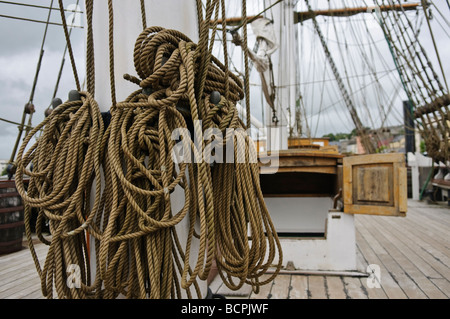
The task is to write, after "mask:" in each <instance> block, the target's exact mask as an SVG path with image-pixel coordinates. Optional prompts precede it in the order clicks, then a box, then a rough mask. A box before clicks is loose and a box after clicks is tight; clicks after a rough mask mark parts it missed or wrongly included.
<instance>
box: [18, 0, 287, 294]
mask: <svg viewBox="0 0 450 319" xmlns="http://www.w3.org/2000/svg"><path fill="white" fill-rule="evenodd" d="M220 3H222V6H223V2H221V1H214V2H210V3H208V5H207V7H206V11H205V12H206V14H205V15H206V16H205V19H203V20H202V24H201V25H202V27H203V28H204V29H202V30H200V34H201V37H200V41H199V44H198V45H196V44H194V43H193V42H192V41H191V40H190V39H189V38H188V37H187V36H185V35H184V34H183V33H181V32H179V31H176V30H168V29H163V28H161V27H150V28H146V29H145V30H144V31H143V32H142V33H141V34H140V35H139V37H138V38H137V40H136V44H135V49H134V64H135V69H136V73H137V75H138V77H135V76H131V75H128V74H126V75H125V76H124V78H125V79H127V80H129V81H132V82H133V83H136V84H137V85H139V89H137V90H136V91H135V92H133V93H131V94H130V95H129V96H128V98H127V99H125V101H122V102H117V103H115V104H113V106H112V108H111V110H110V113H111V122H110V124H109V125H107V126H106V125H104V123H103V117H102V114H101V113H100V112H99V110H98V105H97V103H96V102H95V100H94V99H93V96H92V94H91V93H89V92H80V95H79V98H78V99H76V100H74V99H72V100H70V99H69V101H66V102H65V103H63V104H61V105H60V106H58V107H57V108H56V109H55V110H54V111H53V112H52V113H51V114H50V116H49V117H47V118H46V119H45V120H44V122H42V123H41V124H40V125H38V126H37V127H36V128H35V129H34V130H33V131H32V132H31V133H30V134H29V135H28V136H27V138H26V140H25V141H24V143H23V145H22V147H21V149H20V151H19V154H18V157H17V162H18V169H17V189H18V191H19V193H20V194H21V196H22V198H23V200H24V202H25V205H26V211H25V216H26V217H25V218H26V224H29V222H30V215H31V213H30V212H31V209H33V208H34V209H38V211H39V215H38V216H39V217H38V221H37V225H36V229H37V233H38V236H39V238H40V239H41V241H43V242H44V243H46V244H48V245H50V248H49V253H48V255H47V258H46V261H45V264H44V267H43V268H41V267H40V265H39V261H38V259H37V256H36V253H35V251H34V248H33V247H30V248H31V251H32V255H33V258H34V259H35V263H36V267H37V269H38V272H39V274H40V276H41V280H42V291H43V294H44V295H45V296H47V297H49V298H51V297H53V288H55V290H56V293H57V295H58V298H116V297H117V296H119V295H120V294H121V295H123V296H125V297H127V298H181V297H183V296H186V297H188V298H192V297H193V291H192V289H193V290H194V291H195V294H196V295H197V297H198V298H202V297H204V296H202V292H201V291H200V289H199V285H198V280H206V279H207V277H208V275H209V272H210V270H211V267H212V262H213V260H216V263H217V267H218V269H219V274H220V276H221V277H222V279H223V280H224V282H225V284H226V285H227V286H228V287H230V288H231V289H238V288H239V287H241V286H242V285H243V284H244V283H248V284H250V285H251V286H252V287H253V289H254V290H255V291H258V290H259V287H260V286H261V285H263V284H267V283H268V282H270V281H271V280H273V278H274V277H275V276H276V275H277V273H278V271H279V270H280V268H281V263H282V252H281V246H280V243H279V240H278V237H277V233H276V231H275V229H274V226H273V224H272V221H271V219H270V215H269V213H268V211H267V208H266V206H265V204H264V200H263V196H262V192H261V189H260V186H259V169H258V164H257V162H256V150H255V147H254V145H253V142H252V141H251V139H250V138H249V136H248V135H247V134H246V133H245V132H244V128H245V125H244V124H243V123H242V122H241V120H240V119H239V117H238V112H237V109H236V103H237V102H238V101H240V100H242V99H243V98H244V90H243V89H242V83H241V81H240V80H239V78H238V77H236V76H235V75H233V74H232V73H231V72H229V71H228V69H227V68H226V67H225V65H223V64H222V63H221V62H220V61H219V60H218V59H217V58H215V57H214V56H213V55H212V54H211V52H212V45H213V41H210V42H209V47H208V32H207V28H208V27H209V25H208V24H206V22H205V21H210V17H211V16H212V14H213V13H214V12H215V19H216V20H217V19H218V14H219V10H220ZM89 8H92V6H87V10H90V9H89ZM112 12H113V11H112V1H110V2H109V13H110V35H111V33H112V28H113V22H112V19H111V17H112ZM89 14H92V12H91V13H89V12H87V15H89ZM222 15H224V12H223V11H222ZM216 24H217V23H216ZM214 32H215V31H214ZM112 42H113V37H112V36H111V38H110V50H111V51H110V58H111V56H112V48H113V43H112ZM200 43H201V44H202V46H203V47H201V46H200ZM110 61H112V60H110ZM111 72H113V68H112V70H111ZM113 79H114V78H113V77H111V85H112V94H114V93H113V87H114V81H113ZM71 96H73V94H72V95H71ZM113 96H114V95H113ZM217 97H219V99H217ZM42 128H43V129H44V133H43V134H42V137H41V138H40V139H39V140H38V141H37V142H36V143H35V144H34V145H33V146H31V148H30V149H29V150H28V151H26V152H25V150H26V149H27V144H28V143H29V142H30V141H31V139H32V137H33V135H34V134H35V133H36V132H37V131H38V130H40V129H42ZM213 129H215V132H216V133H217V132H220V134H216V135H215V138H214V139H213V138H209V139H208V138H206V140H205V139H204V137H205V136H208V132H210V131H211V130H213ZM230 129H233V130H230ZM177 130H178V131H179V132H184V134H182V136H181V137H179V138H177V139H174V138H173V132H176V131H177ZM192 137H194V138H193V139H192ZM221 137H222V138H221ZM213 141H214V142H213ZM214 143H216V144H214ZM230 143H233V144H230ZM213 144H214V145H213ZM228 145H232V147H231V148H229V147H227V146H228ZM180 147H182V148H183V153H182V154H183V160H182V161H180V160H177V157H176V156H174V154H178V153H177V150H178V149H179V148H180ZM219 149H222V150H223V151H224V155H226V158H228V159H229V158H231V159H233V161H231V163H230V162H227V163H221V162H220V161H219V162H214V164H213V165H212V167H211V164H210V162H209V161H207V160H206V159H207V158H208V157H209V156H211V155H213V153H214V152H215V151H218V150H219ZM188 154H192V157H191V156H188ZM242 159H244V160H242ZM30 163H33V171H32V172H31V171H29V170H28V169H27V168H26V167H27V165H29V164H30ZM24 175H28V176H30V182H29V186H28V189H25V187H24V183H23V177H24ZM102 176H103V178H102ZM174 193H176V195H175V194H174ZM174 196H176V198H177V201H178V200H180V201H181V202H180V203H179V205H176V203H174ZM178 206H179V207H178ZM44 219H48V220H49V221H50V229H51V234H52V236H51V240H49V239H46V238H44V236H42V233H41V231H40V229H41V228H40V225H41V223H42V222H43V220H44ZM180 223H186V224H187V225H188V231H187V235H186V236H184V235H181V234H178V232H177V226H178V225H180ZM26 232H27V236H29V237H30V239H31V234H30V226H29V225H27V227H26ZM87 234H90V235H92V236H93V242H94V250H93V251H94V254H95V255H92V256H90V252H89V251H88V248H87V246H88V245H87ZM181 236H183V237H181ZM194 247H197V249H194ZM194 251H196V253H195V255H194ZM94 257H95V260H96V270H95V273H96V275H95V278H91V270H90V259H91V258H94ZM275 258H278V260H277V266H276V271H275V273H274V274H273V275H272V276H271V277H270V278H268V279H266V280H264V281H260V280H259V278H260V276H261V275H263V274H264V273H265V272H266V270H267V269H268V268H269V267H270V266H272V265H273V263H274V262H275ZM71 265H78V266H79V267H80V279H81V283H80V288H81V289H77V288H76V287H75V288H74V287H72V286H71V285H68V280H70V279H71V276H70V273H69V274H68V273H67V271H68V270H67V269H68V268H67V267H70V266H71ZM53 284H54V286H53ZM183 291H184V292H185V295H183V293H182V292H183Z"/></svg>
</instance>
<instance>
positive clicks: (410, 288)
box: [356, 218, 427, 299]
mask: <svg viewBox="0 0 450 319" xmlns="http://www.w3.org/2000/svg"><path fill="white" fill-rule="evenodd" d="M364 221H365V223H368V222H367V219H365V218H361V219H357V222H356V223H359V225H358V227H359V228H361V229H362V230H364V231H365V237H366V238H367V239H368V240H369V241H370V242H371V243H372V247H373V249H374V250H375V252H376V253H377V255H378V256H379V258H380V260H381V262H382V263H383V265H384V266H385V267H386V268H387V269H389V272H390V273H391V276H392V277H393V278H394V279H395V280H396V282H397V283H398V285H399V286H400V287H401V288H402V290H403V291H404V292H405V293H406V295H407V296H408V298H413V299H423V298H427V296H426V295H425V294H424V293H423V292H422V290H420V288H419V287H417V285H416V283H415V282H414V281H413V280H411V278H410V277H409V276H408V275H407V274H406V273H405V271H404V270H403V269H402V268H401V266H400V265H399V264H398V262H397V261H396V260H395V259H394V258H393V257H392V256H391V255H390V254H389V252H388V251H387V250H386V249H385V248H384V247H383V246H382V244H381V242H382V241H383V238H382V236H380V235H379V234H378V233H376V231H375V229H374V228H373V227H371V229H368V228H367V226H366V224H365V223H364ZM381 280H382V281H383V277H381Z"/></svg>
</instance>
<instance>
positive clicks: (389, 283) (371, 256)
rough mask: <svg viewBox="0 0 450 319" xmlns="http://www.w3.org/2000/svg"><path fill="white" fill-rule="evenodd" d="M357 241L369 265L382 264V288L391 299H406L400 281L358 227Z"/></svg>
mask: <svg viewBox="0 0 450 319" xmlns="http://www.w3.org/2000/svg"><path fill="white" fill-rule="evenodd" d="M356 242H357V245H358V247H359V249H360V250H361V252H362V254H363V256H364V258H365V260H366V261H367V263H368V264H369V265H371V264H377V265H379V266H380V271H381V278H382V282H381V288H382V289H383V291H384V292H385V293H386V295H387V296H388V298H389V299H406V298H407V296H406V295H405V293H404V292H403V290H402V289H401V288H400V286H399V285H398V283H397V282H396V281H395V280H394V278H392V276H391V274H390V272H389V271H388V269H386V267H385V266H384V264H383V263H382V262H381V260H380V259H379V257H378V256H377V254H376V253H375V251H374V250H373V249H372V247H371V246H370V245H369V243H368V242H367V240H366V238H365V237H364V236H363V234H361V231H360V230H359V229H357V231H356Z"/></svg>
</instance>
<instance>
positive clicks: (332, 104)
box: [310, 73, 388, 117]
mask: <svg viewBox="0 0 450 319" xmlns="http://www.w3.org/2000/svg"><path fill="white" fill-rule="evenodd" d="M387 74H388V73H386V74H384V75H382V76H381V77H380V79H381V78H383V77H385V76H386V75H387ZM374 83H375V81H372V82H370V83H367V84H366V85H364V87H361V88H359V89H358V90H356V91H354V92H353V94H356V93H358V92H360V91H362V90H363V89H364V88H366V87H368V86H370V85H372V84H374ZM342 101H345V100H344V98H341V99H339V100H337V101H335V102H333V103H331V104H330V105H327V106H326V107H324V108H323V109H322V112H323V111H325V110H328V109H330V108H331V107H333V106H335V105H336V104H337V103H339V102H342ZM314 115H317V113H314V114H311V115H310V117H311V116H314Z"/></svg>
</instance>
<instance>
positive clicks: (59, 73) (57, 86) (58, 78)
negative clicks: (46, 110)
mask: <svg viewBox="0 0 450 319" xmlns="http://www.w3.org/2000/svg"><path fill="white" fill-rule="evenodd" d="M79 2H80V0H77V3H76V7H77V8H78V4H79ZM74 22H75V15H73V17H72V25H73V23H74ZM72 30H73V28H71V29H70V31H69V38H70V36H71V35H72ZM66 53H67V43H66V45H65V47H64V52H63V55H62V60H61V65H60V67H59V72H58V77H57V79H56V84H55V89H54V91H53V96H52V100H53V99H54V98H55V97H56V94H57V93H58V88H59V82H60V80H61V75H62V71H63V68H64V64H65V62H66V59H65V56H66Z"/></svg>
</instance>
